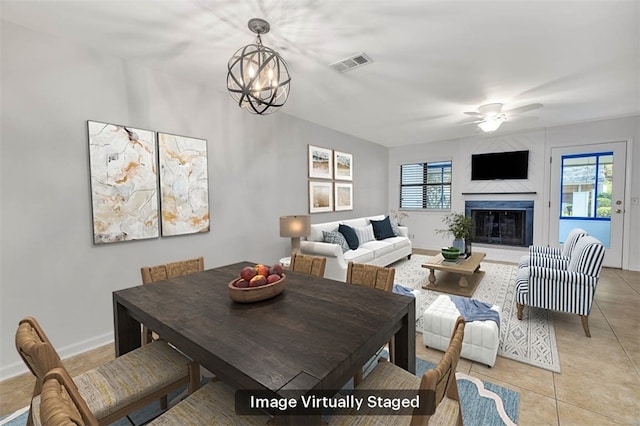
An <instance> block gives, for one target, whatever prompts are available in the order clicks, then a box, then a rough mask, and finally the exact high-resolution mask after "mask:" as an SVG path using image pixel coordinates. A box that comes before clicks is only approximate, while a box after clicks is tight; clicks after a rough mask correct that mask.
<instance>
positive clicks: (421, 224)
mask: <svg viewBox="0 0 640 426" xmlns="http://www.w3.org/2000/svg"><path fill="white" fill-rule="evenodd" d="M639 137H640V117H638V116H635V117H628V118H620V119H612V120H602V121H596V122H589V123H582V124H575V125H571V126H559V127H552V128H547V129H540V130H535V131H528V132H521V133H514V134H497V135H483V134H479V135H478V136H477V137H473V138H464V139H454V140H449V141H442V142H436V143H425V144H419V145H407V146H401V147H396V148H391V149H390V150H389V179H390V180H389V206H390V208H392V209H393V208H397V206H398V203H399V197H400V195H399V194H400V184H399V182H400V165H401V164H406V163H415V162H425V161H426V162H430V161H440V160H447V159H451V160H452V161H453V164H452V168H453V181H452V210H453V211H463V210H464V202H465V200H476V199H488V198H489V197H487V195H462V193H469V192H486V193H487V194H492V195H491V196H490V198H491V199H495V200H533V201H534V203H535V207H534V208H535V211H534V235H533V238H534V244H544V245H546V244H548V243H549V242H548V241H547V238H548V236H547V235H548V233H547V232H546V231H545V230H546V229H547V228H548V226H549V218H548V215H547V214H546V211H547V209H546V208H544V206H546V205H548V202H549V198H548V190H547V189H546V188H548V187H549V179H550V165H549V162H548V159H549V156H550V155H551V149H552V148H553V147H557V146H572V145H586V144H593V143H603V142H615V141H627V149H628V153H627V174H628V177H627V191H626V192H627V197H626V200H625V210H626V216H625V241H624V248H623V250H624V253H623V268H625V269H631V270H640V206H638V205H633V204H632V199H633V198H634V197H639V196H640V148H638V146H637V142H636V141H638V138H639ZM521 149H528V150H529V151H530V152H529V178H528V179H526V180H517V181H502V182H485V181H483V182H474V181H471V170H470V169H471V155H472V154H476V153H483V152H496V151H516V150H521ZM498 192H535V194H534V195H528V194H521V195H500V194H495V193H498ZM447 213H448V211H414V212H410V217H409V218H408V219H405V220H404V221H405V222H406V223H407V225H408V226H409V232H410V233H411V234H414V237H413V238H412V239H413V243H414V247H416V248H425V249H436V250H437V249H439V248H440V247H442V246H444V245H449V244H450V239H449V238H447V237H442V236H441V235H438V234H435V233H434V231H435V230H437V229H441V228H443V224H442V218H443V217H444V216H445V215H446V214H447ZM482 249H483V251H486V252H487V258H488V259H492V260H505V261H517V259H518V258H519V257H520V255H522V254H523V252H524V251H525V250H526V249H519V248H510V249H508V250H507V249H500V248H494V247H489V246H483V247H482Z"/></svg>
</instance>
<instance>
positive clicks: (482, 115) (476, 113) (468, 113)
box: [464, 111, 485, 118]
mask: <svg viewBox="0 0 640 426" xmlns="http://www.w3.org/2000/svg"><path fill="white" fill-rule="evenodd" d="M464 113H465V114H467V115H471V116H473V117H480V118H484V116H485V115H484V114H482V113H480V112H476V111H465V112H464Z"/></svg>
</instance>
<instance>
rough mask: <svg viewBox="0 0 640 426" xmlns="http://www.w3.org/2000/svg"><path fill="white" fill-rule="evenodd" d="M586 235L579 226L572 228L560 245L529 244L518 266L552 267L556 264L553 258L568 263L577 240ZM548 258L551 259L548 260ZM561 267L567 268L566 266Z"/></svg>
mask: <svg viewBox="0 0 640 426" xmlns="http://www.w3.org/2000/svg"><path fill="white" fill-rule="evenodd" d="M586 235H588V234H587V231H585V230H584V229H580V228H575V229H572V230H571V231H570V232H569V234H568V235H567V239H566V240H565V242H564V244H563V246H562V247H549V246H529V254H528V255H526V256H522V257H521V258H520V262H519V266H520V268H524V267H527V266H545V267H547V268H554V267H556V266H554V265H555V262H554V259H560V260H564V261H566V263H567V265H568V263H569V258H570V257H571V253H572V252H573V249H574V248H575V247H576V244H577V243H578V240H579V239H580V238H582V237H584V236H586ZM548 259H552V260H551V261H549V260H548ZM562 269H567V268H566V266H565V267H564V268H562Z"/></svg>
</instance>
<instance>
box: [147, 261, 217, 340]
mask: <svg viewBox="0 0 640 426" xmlns="http://www.w3.org/2000/svg"><path fill="white" fill-rule="evenodd" d="M202 271H204V257H202V256H200V257H196V258H194V259H186V260H180V261H177V262H171V263H165V264H162V265H156V266H143V267H142V268H140V274H141V275H142V284H151V283H154V282H157V281H164V280H168V279H170V278H175V277H180V276H183V275H188V274H193V273H194V272H202ZM158 338H159V337H158V335H157V334H155V333H154V332H153V331H151V330H149V328H148V327H147V326H145V325H144V324H143V325H142V344H143V345H146V344H147V343H151V342H152V341H154V340H157V339H158Z"/></svg>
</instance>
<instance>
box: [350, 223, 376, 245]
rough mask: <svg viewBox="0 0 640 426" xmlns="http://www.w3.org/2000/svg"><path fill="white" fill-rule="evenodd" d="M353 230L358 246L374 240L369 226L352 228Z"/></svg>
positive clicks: (371, 227) (374, 237) (371, 228)
mask: <svg viewBox="0 0 640 426" xmlns="http://www.w3.org/2000/svg"><path fill="white" fill-rule="evenodd" d="M353 230H354V231H356V235H357V236H358V240H359V241H360V244H363V243H366V242H367V241H374V240H375V239H376V236H375V235H374V233H373V226H372V225H371V224H369V225H367V226H363V227H361V228H353Z"/></svg>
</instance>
